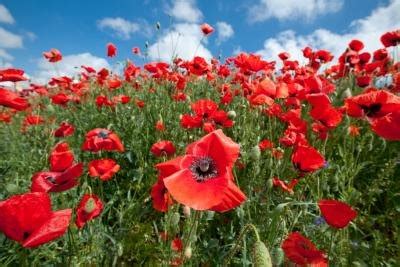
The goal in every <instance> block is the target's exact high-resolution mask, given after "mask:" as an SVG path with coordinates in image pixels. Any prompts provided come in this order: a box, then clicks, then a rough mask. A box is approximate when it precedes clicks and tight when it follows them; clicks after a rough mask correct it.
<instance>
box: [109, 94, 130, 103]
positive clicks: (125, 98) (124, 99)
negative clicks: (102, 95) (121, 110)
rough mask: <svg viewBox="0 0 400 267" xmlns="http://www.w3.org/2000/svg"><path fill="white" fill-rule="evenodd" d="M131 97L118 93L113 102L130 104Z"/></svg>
mask: <svg viewBox="0 0 400 267" xmlns="http://www.w3.org/2000/svg"><path fill="white" fill-rule="evenodd" d="M130 100H131V98H130V97H129V96H127V95H117V96H114V97H113V102H114V103H117V102H120V103H121V104H128V103H129V101H130Z"/></svg>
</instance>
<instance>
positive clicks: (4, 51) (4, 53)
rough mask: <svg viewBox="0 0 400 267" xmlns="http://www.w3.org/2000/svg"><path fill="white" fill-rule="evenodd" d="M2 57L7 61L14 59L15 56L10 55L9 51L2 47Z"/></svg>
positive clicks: (0, 54) (0, 57)
mask: <svg viewBox="0 0 400 267" xmlns="http://www.w3.org/2000/svg"><path fill="white" fill-rule="evenodd" d="M0 59H1V60H2V61H5V60H8V61H12V60H14V57H13V56H12V55H10V54H9V53H7V51H6V50H4V49H1V48H0Z"/></svg>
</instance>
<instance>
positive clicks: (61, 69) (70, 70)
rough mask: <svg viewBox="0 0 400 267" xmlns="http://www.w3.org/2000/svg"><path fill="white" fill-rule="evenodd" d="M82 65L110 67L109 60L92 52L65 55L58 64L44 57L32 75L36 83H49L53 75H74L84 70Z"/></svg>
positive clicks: (98, 68) (97, 68)
mask: <svg viewBox="0 0 400 267" xmlns="http://www.w3.org/2000/svg"><path fill="white" fill-rule="evenodd" d="M81 65H87V66H91V67H93V68H95V69H96V70H100V69H101V68H110V65H109V64H108V62H107V60H105V59H104V58H101V57H96V56H93V55H92V54H90V53H82V54H73V55H64V56H63V59H62V60H61V61H59V62H57V63H56V64H54V63H49V62H48V61H47V60H45V59H44V58H41V59H40V60H38V64H37V68H38V70H37V71H36V72H35V73H34V74H33V75H32V81H33V82H36V83H47V82H48V80H49V79H50V78H51V77H55V76H64V75H65V76H70V77H71V76H74V75H76V74H78V73H79V72H81V71H82V69H81Z"/></svg>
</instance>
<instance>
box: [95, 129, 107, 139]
mask: <svg viewBox="0 0 400 267" xmlns="http://www.w3.org/2000/svg"><path fill="white" fill-rule="evenodd" d="M97 136H98V137H100V138H103V139H106V138H107V137H108V132H106V131H100V132H99V133H98V134H97Z"/></svg>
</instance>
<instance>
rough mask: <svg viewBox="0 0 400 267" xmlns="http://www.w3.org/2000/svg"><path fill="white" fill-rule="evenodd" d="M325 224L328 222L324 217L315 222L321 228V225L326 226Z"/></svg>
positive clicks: (316, 219)
mask: <svg viewBox="0 0 400 267" xmlns="http://www.w3.org/2000/svg"><path fill="white" fill-rule="evenodd" d="M325 223H326V221H325V219H324V218H323V217H317V218H315V220H314V224H315V225H316V226H320V225H322V224H325Z"/></svg>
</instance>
